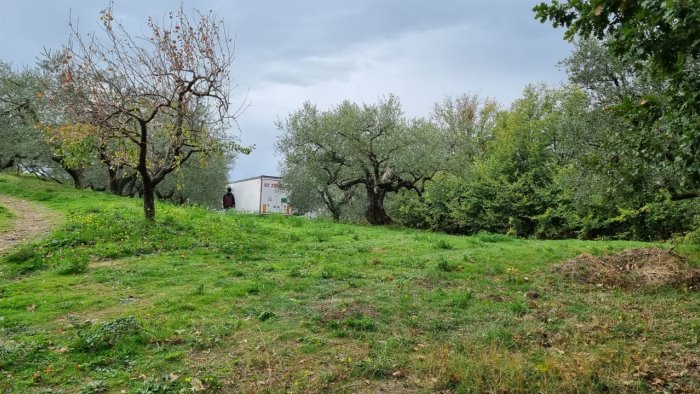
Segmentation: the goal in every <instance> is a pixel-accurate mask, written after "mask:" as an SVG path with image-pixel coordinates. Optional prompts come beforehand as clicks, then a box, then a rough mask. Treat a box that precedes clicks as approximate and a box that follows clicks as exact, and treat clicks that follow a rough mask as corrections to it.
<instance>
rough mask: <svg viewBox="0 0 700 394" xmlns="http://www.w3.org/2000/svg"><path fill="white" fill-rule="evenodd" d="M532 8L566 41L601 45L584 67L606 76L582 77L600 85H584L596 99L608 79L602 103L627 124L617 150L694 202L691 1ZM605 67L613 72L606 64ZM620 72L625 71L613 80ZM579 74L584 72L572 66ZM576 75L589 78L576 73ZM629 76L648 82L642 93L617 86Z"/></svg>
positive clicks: (697, 78) (696, 74)
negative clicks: (592, 41) (592, 40)
mask: <svg viewBox="0 0 700 394" xmlns="http://www.w3.org/2000/svg"><path fill="white" fill-rule="evenodd" d="M534 11H535V13H536V15H537V17H538V18H539V19H540V21H542V22H544V21H546V20H551V21H552V23H553V25H554V26H555V27H559V26H561V27H564V28H566V29H567V30H566V34H565V37H566V38H567V39H569V40H573V39H574V38H575V37H581V38H584V39H587V38H590V37H592V38H595V39H598V40H600V41H601V43H602V44H603V45H604V46H605V48H606V49H607V50H608V52H609V53H608V54H607V55H606V54H605V53H604V52H603V51H599V50H594V52H595V53H596V54H597V55H596V57H598V60H599V61H598V62H590V64H594V63H598V64H599V65H600V66H598V67H593V68H592V70H596V69H598V70H601V69H602V70H609V71H607V72H606V74H607V75H605V76H604V77H603V78H601V76H600V75H598V76H597V77H596V76H595V75H588V76H587V78H588V79H593V80H595V79H597V80H598V81H599V82H597V83H595V84H593V85H590V86H591V87H593V88H594V89H596V90H599V91H598V92H597V93H599V94H603V95H607V94H608V93H609V92H610V90H609V89H607V88H609V87H610V86H609V83H610V82H614V84H615V86H616V87H618V88H617V89H614V90H617V91H618V93H619V94H617V95H616V96H615V97H610V96H609V97H608V104H611V105H613V106H614V109H616V110H617V111H618V112H619V113H620V114H621V115H622V116H624V117H625V118H626V119H627V121H628V122H629V123H628V127H627V130H624V131H622V134H623V138H622V141H623V142H625V144H624V145H623V146H624V148H625V149H626V150H628V152H630V153H631V155H632V156H633V157H634V158H636V159H638V163H640V164H643V165H645V166H648V167H651V168H652V169H653V171H652V173H654V172H656V173H658V172H662V173H665V174H668V175H670V177H669V178H671V179H670V180H668V179H664V177H662V182H661V183H660V186H662V187H665V188H667V189H668V190H669V191H670V192H671V193H672V194H674V196H675V198H676V199H684V198H697V197H698V196H699V195H700V160H699V159H698V155H697V152H698V150H700V138H698V130H700V116H699V115H700V113H699V112H698V111H699V110H698V109H699V108H700V94H698V91H700V68H699V67H698V57H699V56H700V40H698V37H699V36H700V28H699V27H698V26H700V23H699V22H700V8H698V7H697V4H695V2H693V1H663V0H650V1H634V2H620V1H617V0H601V1H566V2H559V1H552V2H551V4H548V3H541V4H540V5H538V6H536V7H535V8H534ZM588 46H589V47H591V45H588ZM592 53H593V52H592ZM611 59H612V61H611ZM600 60H603V61H600ZM610 64H612V65H613V67H608V65H610ZM621 69H626V70H627V71H628V73H627V75H626V76H625V77H624V78H617V77H618V76H620V74H619V70H621ZM582 70H585V69H579V71H582ZM589 70H591V69H589ZM582 74H589V73H588V72H585V73H579V76H581V75H582ZM592 74H596V73H595V72H594V73H592ZM575 75H576V74H575ZM630 76H631V77H632V80H634V77H635V76H636V78H637V79H641V80H643V81H645V82H649V81H651V84H650V86H647V87H646V88H644V89H634V88H633V89H627V88H625V89H620V88H619V86H625V85H626V82H627V81H628V80H629V79H630V78H629V77H630ZM591 77H592V78H591ZM600 81H608V82H607V83H605V82H602V83H601V82H600ZM606 85H607V87H606ZM649 87H651V89H650V88H649ZM600 88H605V90H603V89H600ZM610 99H612V100H610Z"/></svg>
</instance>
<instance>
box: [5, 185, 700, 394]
mask: <svg viewBox="0 0 700 394" xmlns="http://www.w3.org/2000/svg"><path fill="white" fill-rule="evenodd" d="M0 193H3V194H9V195H13V196H17V197H21V198H26V199H28V200H33V201H36V202H40V203H42V204H44V205H45V206H47V207H49V208H51V209H53V210H56V211H60V212H61V213H63V214H64V216H65V218H66V221H65V223H64V224H63V225H61V226H59V227H58V228H57V230H56V231H55V232H54V233H53V234H52V235H51V236H50V237H49V238H46V239H44V240H42V241H38V242H36V243H34V244H31V245H26V246H22V247H19V248H17V249H15V250H14V251H13V252H12V253H11V254H9V255H6V256H4V257H3V258H2V260H0V391H2V392H17V393H25V392H30V393H31V392H36V393H49V392H50V393H60V392H66V393H101V392H107V393H122V392H127V393H132V392H133V393H170V392H193V391H194V392H225V393H228V392H328V391H335V392H387V393H394V392H436V391H437V392H439V391H443V392H465V393H469V392H473V393H482V392H509V393H520V392H522V393H530V392H545V393H561V392H567V393H588V392H614V393H617V392H621V393H622V392H654V391H664V390H665V391H668V392H698V391H700V369H699V368H700V366H699V364H700V350H699V349H700V345H699V343H698V342H699V340H700V293H698V292H692V291H687V290H683V289H678V290H675V289H657V290H654V291H645V292H641V291H629V290H622V289H618V288H608V287H599V286H591V285H580V284H574V283H569V282H566V281H564V280H563V279H562V278H561V277H559V276H558V275H557V274H555V273H553V272H552V271H551V270H550V267H551V266H552V265H553V264H555V263H556V262H559V261H562V260H564V259H567V258H569V257H573V256H576V255H578V254H580V253H584V252H587V253H592V254H596V255H600V254H608V253H614V252H618V251H622V250H624V249H628V248H633V247H640V246H642V247H646V246H653V245H649V244H643V243H634V242H620V241H609V242H602V241H601V242H584V241H577V240H567V241H537V240H523V239H516V238H510V237H506V236H501V235H493V234H478V235H475V236H471V237H456V236H449V235H443V234H435V233H430V232H424V231H415V230H407V229H403V228H373V227H366V226H354V225H346V224H335V223H330V222H326V221H312V220H306V219H303V218H298V217H282V216H274V215H271V216H264V217H261V216H252V215H236V214H223V213H219V212H210V211H206V210H203V209H199V208H196V207H192V208H178V207H174V206H170V205H164V204H161V205H158V206H157V210H158V211H157V221H156V223H155V224H148V223H146V222H145V221H144V220H143V219H142V208H141V203H140V201H139V200H133V199H127V198H117V197H113V196H109V195H105V194H101V193H96V192H90V191H76V190H73V189H70V188H65V187H62V186H59V185H55V184H51V183H44V182H39V181H35V180H32V179H29V178H21V179H20V178H16V177H12V176H2V175H0ZM676 250H677V251H678V252H679V253H682V254H684V255H686V256H689V258H690V260H691V263H693V264H697V263H698V261H700V250H698V249H697V248H689V247H686V248H681V247H678V248H677V249H676Z"/></svg>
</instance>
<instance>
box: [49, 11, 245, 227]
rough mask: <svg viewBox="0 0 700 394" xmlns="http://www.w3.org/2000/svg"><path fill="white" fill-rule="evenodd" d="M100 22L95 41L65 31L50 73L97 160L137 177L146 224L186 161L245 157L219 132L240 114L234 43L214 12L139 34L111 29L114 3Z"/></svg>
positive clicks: (177, 17) (170, 20) (181, 17)
mask: <svg viewBox="0 0 700 394" xmlns="http://www.w3.org/2000/svg"><path fill="white" fill-rule="evenodd" d="M100 20H101V27H102V28H101V30H100V31H98V33H99V34H98V33H94V32H93V33H88V34H85V35H83V34H82V33H81V32H80V31H79V29H78V27H77V25H76V24H74V23H73V22H71V24H70V26H71V39H70V40H69V42H68V45H67V46H66V48H65V52H64V62H63V65H62V66H61V67H60V69H58V70H56V73H57V76H59V77H60V78H61V80H62V82H63V83H62V84H61V88H62V94H68V95H70V96H71V98H72V99H71V100H66V101H65V102H66V103H67V104H66V108H65V111H66V113H67V114H68V118H70V119H72V120H73V121H75V122H78V123H84V124H90V125H92V126H94V128H93V130H94V133H95V136H96V137H97V140H98V141H100V144H101V148H102V151H100V157H101V159H102V160H103V161H104V162H106V163H107V164H108V165H109V166H110V167H111V168H112V169H113V170H119V169H122V168H124V167H131V168H134V169H135V170H136V172H138V175H139V178H140V180H141V182H142V190H143V201H144V214H145V216H146V218H147V219H150V220H152V219H154V218H155V187H156V185H158V183H159V182H161V181H162V180H163V179H164V178H165V176H166V175H167V174H169V173H170V172H172V171H174V170H175V169H177V168H178V167H179V166H180V165H182V164H183V163H184V162H185V161H187V160H188V159H189V158H190V157H191V156H192V155H194V154H198V157H200V158H206V157H209V156H210V155H213V154H218V153H221V150H222V149H231V150H233V151H238V152H246V151H247V150H248V149H247V148H245V147H243V146H241V145H240V144H239V143H238V141H237V139H236V138H233V137H231V136H229V135H227V134H226V130H227V128H228V127H229V126H230V125H231V122H235V118H236V116H238V115H239V114H240V112H241V111H240V110H241V107H239V108H238V109H237V110H235V111H231V107H230V99H229V97H230V92H231V89H232V86H231V85H230V72H231V64H232V61H233V52H232V50H231V43H232V40H231V39H230V38H229V35H228V32H227V31H226V29H225V26H224V24H223V21H222V20H220V19H218V18H217V17H216V15H215V14H214V13H213V12H211V11H210V12H208V13H200V12H198V11H194V12H193V16H191V17H190V16H188V15H187V14H186V13H185V12H184V10H183V9H182V7H181V8H180V9H179V10H177V11H174V12H170V13H168V14H167V15H166V16H165V17H164V18H163V21H162V22H161V23H160V24H159V23H157V22H156V21H154V20H153V19H152V18H149V19H148V34H147V35H145V36H137V35H134V34H131V33H129V32H128V31H127V30H126V28H125V27H124V25H123V24H122V23H121V22H118V21H116V20H115V18H114V10H113V4H112V3H111V2H110V4H109V6H108V7H107V8H106V9H105V10H103V11H102V12H101V14H100ZM222 141H223V142H224V143H223V144H222ZM113 172H115V171H113ZM115 173H116V172H115ZM112 181H114V180H112Z"/></svg>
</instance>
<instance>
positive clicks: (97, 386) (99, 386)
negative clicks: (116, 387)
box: [80, 380, 109, 394]
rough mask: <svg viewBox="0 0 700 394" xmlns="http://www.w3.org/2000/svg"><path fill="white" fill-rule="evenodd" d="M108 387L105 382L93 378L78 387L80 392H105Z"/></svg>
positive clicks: (91, 393)
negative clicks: (80, 387)
mask: <svg viewBox="0 0 700 394" xmlns="http://www.w3.org/2000/svg"><path fill="white" fill-rule="evenodd" d="M108 389H109V388H108V387H107V384H106V383H105V382H103V381H101V380H93V381H91V382H88V383H87V384H85V386H83V388H82V389H80V394H97V393H104V392H107V390H108Z"/></svg>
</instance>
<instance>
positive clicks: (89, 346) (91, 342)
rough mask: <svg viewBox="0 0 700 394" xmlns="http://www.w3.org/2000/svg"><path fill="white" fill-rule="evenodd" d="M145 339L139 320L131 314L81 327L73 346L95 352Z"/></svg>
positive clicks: (85, 351)
mask: <svg viewBox="0 0 700 394" xmlns="http://www.w3.org/2000/svg"><path fill="white" fill-rule="evenodd" d="M145 341H146V335H145V333H144V330H143V328H142V327H141V325H140V324H139V322H138V321H137V320H136V318H134V317H133V316H128V317H120V318H117V319H114V320H111V321H108V322H105V323H102V324H99V325H92V324H87V325H86V326H83V327H81V328H80V329H79V330H78V334H77V339H76V341H75V342H74V344H73V348H74V349H75V350H76V351H79V352H84V353H97V352H100V351H103V350H107V349H111V348H114V347H118V346H122V345H124V344H127V343H131V344H139V343H140V344H143V343H144V342H145Z"/></svg>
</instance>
